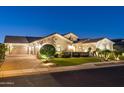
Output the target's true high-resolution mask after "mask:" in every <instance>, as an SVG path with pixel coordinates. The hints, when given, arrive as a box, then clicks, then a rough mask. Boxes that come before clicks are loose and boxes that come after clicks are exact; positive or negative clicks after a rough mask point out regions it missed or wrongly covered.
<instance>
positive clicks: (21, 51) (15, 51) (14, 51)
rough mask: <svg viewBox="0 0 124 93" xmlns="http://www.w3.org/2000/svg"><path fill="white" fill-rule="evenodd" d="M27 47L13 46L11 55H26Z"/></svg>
mask: <svg viewBox="0 0 124 93" xmlns="http://www.w3.org/2000/svg"><path fill="white" fill-rule="evenodd" d="M27 52H28V51H27V47H26V46H23V45H14V46H13V48H12V51H11V54H27Z"/></svg>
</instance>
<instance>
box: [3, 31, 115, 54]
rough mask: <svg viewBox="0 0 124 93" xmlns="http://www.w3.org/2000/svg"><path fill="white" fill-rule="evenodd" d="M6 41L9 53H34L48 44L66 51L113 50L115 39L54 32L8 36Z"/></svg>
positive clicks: (57, 49)
mask: <svg viewBox="0 0 124 93" xmlns="http://www.w3.org/2000/svg"><path fill="white" fill-rule="evenodd" d="M4 43H5V44H6V45H7V46H8V49H9V51H8V52H7V54H34V55H36V54H37V53H38V52H39V50H40V48H41V47H42V46H44V45H46V44H51V45H53V46H54V47H55V48H56V51H66V52H87V51H88V49H89V48H91V50H92V51H95V50H96V48H100V49H102V50H104V49H109V50H113V44H114V42H113V41H111V40H110V39H107V38H99V39H79V38H78V36H77V35H75V34H73V33H67V34H64V35H61V34H58V33H54V34H51V35H48V36H45V37H24V36H6V37H5V41H4Z"/></svg>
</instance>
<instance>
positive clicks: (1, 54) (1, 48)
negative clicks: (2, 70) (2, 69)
mask: <svg viewBox="0 0 124 93" xmlns="http://www.w3.org/2000/svg"><path fill="white" fill-rule="evenodd" d="M6 51H7V46H6V45H5V44H0V61H3V60H4V59H5V53H6Z"/></svg>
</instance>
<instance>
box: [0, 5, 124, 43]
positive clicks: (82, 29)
mask: <svg viewBox="0 0 124 93" xmlns="http://www.w3.org/2000/svg"><path fill="white" fill-rule="evenodd" d="M55 32H58V33H60V34H64V33H68V32H73V33H75V34H77V35H78V36H79V37H80V38H98V37H108V38H124V7H65V6H64V7H38V6H37V7H0V42H3V40H4V37H5V35H14V36H16V35H17V36H45V35H49V34H51V33H55Z"/></svg>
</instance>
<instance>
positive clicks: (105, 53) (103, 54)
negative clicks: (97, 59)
mask: <svg viewBox="0 0 124 93" xmlns="http://www.w3.org/2000/svg"><path fill="white" fill-rule="evenodd" d="M110 55H111V51H110V50H102V51H101V57H102V58H103V60H104V61H108V59H109V58H110Z"/></svg>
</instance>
